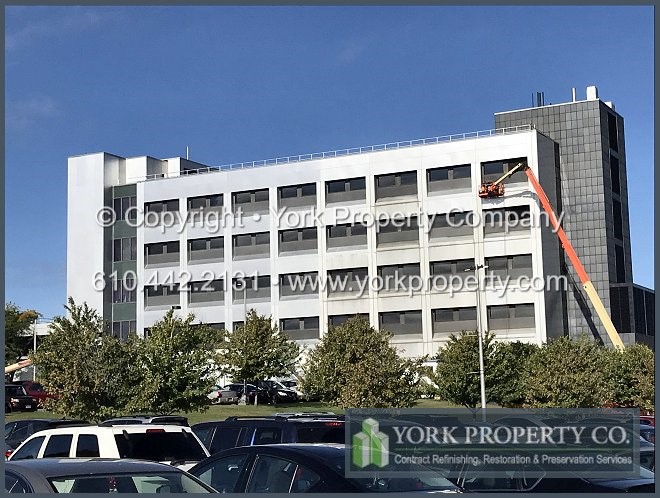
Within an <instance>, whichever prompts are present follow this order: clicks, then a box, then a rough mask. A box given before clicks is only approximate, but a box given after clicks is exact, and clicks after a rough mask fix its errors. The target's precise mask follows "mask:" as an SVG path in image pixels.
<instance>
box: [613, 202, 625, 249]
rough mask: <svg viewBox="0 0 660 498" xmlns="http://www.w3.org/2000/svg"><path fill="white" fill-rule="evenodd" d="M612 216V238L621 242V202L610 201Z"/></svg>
mask: <svg viewBox="0 0 660 498" xmlns="http://www.w3.org/2000/svg"><path fill="white" fill-rule="evenodd" d="M612 215H613V218H614V236H615V237H616V238H617V239H619V240H623V220H622V213H621V202H619V201H617V200H616V199H612Z"/></svg>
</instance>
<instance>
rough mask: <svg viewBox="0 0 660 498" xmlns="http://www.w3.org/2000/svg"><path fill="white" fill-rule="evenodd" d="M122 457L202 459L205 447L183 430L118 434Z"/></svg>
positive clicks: (117, 438)
mask: <svg viewBox="0 0 660 498" xmlns="http://www.w3.org/2000/svg"><path fill="white" fill-rule="evenodd" d="M115 441H116V442H117V447H118V448H119V457H120V458H138V459H142V460H156V461H158V462H160V461H174V460H202V459H204V458H206V455H205V454H204V450H203V448H202V447H201V446H200V444H199V442H198V441H197V440H196V439H195V437H194V436H193V435H191V434H188V433H185V432H183V431H181V432H147V433H145V432H141V433H134V434H128V433H123V434H117V435H115Z"/></svg>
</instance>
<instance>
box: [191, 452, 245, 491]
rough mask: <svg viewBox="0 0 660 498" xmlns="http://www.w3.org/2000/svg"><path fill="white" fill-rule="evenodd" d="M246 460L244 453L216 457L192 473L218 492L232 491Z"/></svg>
mask: <svg viewBox="0 0 660 498" xmlns="http://www.w3.org/2000/svg"><path fill="white" fill-rule="evenodd" d="M246 460H247V455H245V454H243V455H231V456H227V457H224V458H218V459H217V460H213V461H212V462H210V463H209V464H207V465H205V466H204V467H201V468H199V469H196V470H195V474H194V475H195V476H196V477H198V478H199V479H200V480H201V481H202V482H204V483H206V484H208V485H210V486H212V487H213V488H215V489H216V490H217V491H219V492H220V493H233V492H234V491H236V489H235V488H236V483H237V482H238V478H239V477H240V475H241V472H242V471H243V469H244V466H245V461H246Z"/></svg>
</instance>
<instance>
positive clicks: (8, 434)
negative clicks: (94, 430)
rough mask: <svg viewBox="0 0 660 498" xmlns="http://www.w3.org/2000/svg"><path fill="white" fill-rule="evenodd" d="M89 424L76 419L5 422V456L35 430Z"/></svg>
mask: <svg viewBox="0 0 660 498" xmlns="http://www.w3.org/2000/svg"><path fill="white" fill-rule="evenodd" d="M81 425H90V424H89V422H86V421H84V420H76V419H64V418H59V419H48V418H29V419H24V420H16V421H14V422H8V423H6V424H5V457H8V456H9V455H10V454H11V453H12V452H13V451H14V450H15V449H16V448H18V447H19V445H20V444H21V443H22V442H23V441H25V440H26V439H27V438H29V437H30V436H31V435H32V434H34V433H35V432H39V431H43V430H46V429H55V428H56V427H64V426H81Z"/></svg>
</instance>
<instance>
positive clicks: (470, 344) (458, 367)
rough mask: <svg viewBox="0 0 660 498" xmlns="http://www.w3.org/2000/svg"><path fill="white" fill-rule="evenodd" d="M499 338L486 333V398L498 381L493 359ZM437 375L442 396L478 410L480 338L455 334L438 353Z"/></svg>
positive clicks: (433, 378) (465, 334) (473, 334)
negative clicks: (492, 368)
mask: <svg viewBox="0 0 660 498" xmlns="http://www.w3.org/2000/svg"><path fill="white" fill-rule="evenodd" d="M494 339H495V336H494V335H493V334H492V333H490V332H486V333H485V334H484V338H483V352H484V374H485V377H486V379H485V380H486V396H487V398H486V399H488V392H489V389H490V386H492V385H493V381H495V380H496V378H495V377H494V376H493V375H492V373H491V371H490V368H489V367H490V358H491V357H492V356H493V354H494V351H495V343H494ZM435 358H436V360H438V363H437V366H436V368H435V373H434V374H433V375H432V377H431V379H432V380H433V382H434V383H435V384H436V385H437V386H438V396H439V397H440V398H441V399H443V400H445V401H449V402H451V403H454V404H456V405H461V406H465V407H468V408H475V407H477V406H480V405H481V386H480V381H479V337H478V336H477V334H476V333H475V332H467V331H463V332H461V333H460V334H459V335H455V334H451V335H450V336H449V341H448V342H447V344H445V345H444V346H443V347H441V348H440V349H439V350H438V353H437V354H436V356H435Z"/></svg>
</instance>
